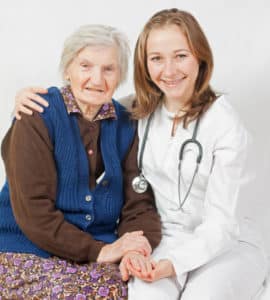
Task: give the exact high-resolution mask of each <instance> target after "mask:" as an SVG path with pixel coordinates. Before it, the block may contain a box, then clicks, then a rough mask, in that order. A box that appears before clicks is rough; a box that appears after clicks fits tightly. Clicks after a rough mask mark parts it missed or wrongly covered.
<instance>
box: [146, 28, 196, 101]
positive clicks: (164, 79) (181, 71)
mask: <svg viewBox="0 0 270 300" xmlns="http://www.w3.org/2000/svg"><path fill="white" fill-rule="evenodd" d="M146 52H147V68H148V72H149V75H150V77H151V79H152V81H153V82H154V83H155V84H156V86H158V87H159V89H160V90H161V91H162V92H163V93H164V95H165V97H166V99H167V101H180V102H181V103H183V104H185V103H186V102H187V101H188V100H189V99H190V97H191V95H192V94H193V91H194V87H195V82H196V79H197V76H198V72H199V63H198V60H197V58H196V57H195V56H194V55H193V53H192V51H191V49H190V47H189V45H188V41H187V38H186V36H185V35H184V34H183V32H182V30H181V29H180V28H179V27H178V26H176V25H166V26H163V27H160V28H155V29H152V30H151V31H150V33H149V36H148V39H147V45H146Z"/></svg>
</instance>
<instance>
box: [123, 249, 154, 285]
mask: <svg viewBox="0 0 270 300" xmlns="http://www.w3.org/2000/svg"><path fill="white" fill-rule="evenodd" d="M154 268H155V262H154V261H153V260H152V259H151V258H150V257H149V256H148V257H147V256H144V255H142V254H141V253H139V252H136V251H129V252H127V253H126V254H125V255H124V257H123V258H122V260H121V263H120V265H119V269H120V273H121V276H122V280H123V281H127V280H128V279H129V276H130V275H132V276H137V277H139V278H150V277H149V276H150V274H151V272H152V271H153V269H154Z"/></svg>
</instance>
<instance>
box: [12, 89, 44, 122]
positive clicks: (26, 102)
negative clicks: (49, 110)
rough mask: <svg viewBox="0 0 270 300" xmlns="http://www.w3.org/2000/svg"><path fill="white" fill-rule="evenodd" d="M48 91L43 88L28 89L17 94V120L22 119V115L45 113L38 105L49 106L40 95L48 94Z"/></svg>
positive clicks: (15, 111) (15, 110)
mask: <svg viewBox="0 0 270 300" xmlns="http://www.w3.org/2000/svg"><path fill="white" fill-rule="evenodd" d="M47 92H48V91H47V89H44V88H41V87H28V88H24V89H22V90H20V91H18V92H17V94H16V97H15V109H14V114H15V117H16V119H17V120H20V119H21V115H20V113H22V112H23V113H25V114H27V115H32V113H33V111H37V112H43V108H42V107H41V106H40V105H38V104H37V103H39V104H41V105H43V106H46V107H47V106H48V102H47V101H45V100H44V99H43V98H42V97H40V96H39V95H38V94H37V93H39V94H46V93H47Z"/></svg>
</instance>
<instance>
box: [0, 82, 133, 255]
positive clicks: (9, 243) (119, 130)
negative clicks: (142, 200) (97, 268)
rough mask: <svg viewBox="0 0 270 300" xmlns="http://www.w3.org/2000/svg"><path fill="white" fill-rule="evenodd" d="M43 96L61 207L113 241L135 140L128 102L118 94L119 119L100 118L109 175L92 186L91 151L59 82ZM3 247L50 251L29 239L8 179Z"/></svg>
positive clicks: (0, 218) (0, 231)
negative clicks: (125, 161)
mask: <svg viewBox="0 0 270 300" xmlns="http://www.w3.org/2000/svg"><path fill="white" fill-rule="evenodd" d="M42 96H43V97H44V98H45V99H46V100H47V101H48V102H49V104H50V105H49V107H48V108H45V111H44V113H42V114H41V117H42V118H43V120H44V122H45V124H46V126H47V128H48V132H49V135H50V139H51V141H52V144H53V146H54V157H55V163H56V169H57V177H58V178H57V197H56V207H57V208H58V209H59V210H61V211H62V212H63V214H64V216H65V219H66V220H67V221H68V222H70V223H72V224H74V225H76V226H77V227H79V228H80V229H81V230H83V231H85V232H89V233H90V234H91V235H92V236H93V237H94V238H95V239H97V240H100V241H104V242H106V243H111V242H113V241H114V240H115V239H116V233H115V231H116V227H117V220H118V218H119V216H120V213H121V208H122V205H123V175H122V166H121V164H122V161H123V159H124V157H125V156H126V154H127V151H128V149H129V147H130V145H131V143H132V141H133V138H134V133H135V124H134V122H132V121H131V120H130V116H129V114H128V113H127V112H126V110H125V108H124V107H123V106H122V105H120V104H119V103H118V102H116V101H114V100H113V104H114V106H115V109H116V114H117V120H113V119H105V120H102V121H101V131H100V147H101V152H102V158H103V162H104V168H105V175H104V177H103V179H102V180H101V182H100V183H99V184H97V186H96V188H95V189H94V190H90V189H89V168H88V159H87V153H86V152H85V148H84V145H83V143H82V141H81V138H80V130H79V126H78V122H77V117H76V115H75V114H68V113H67V110H66V107H65V104H64V102H63V98H62V95H61V93H60V91H59V90H58V89H57V88H55V87H52V88H50V89H49V92H48V94H46V95H42ZM26 167H27V166H26ZM37 167H38V166H37ZM70 238H71V239H72V237H70ZM0 252H25V253H34V254H36V255H39V256H43V257H48V256H49V255H50V254H49V253H47V252H45V251H43V250H42V249H39V248H38V247H37V246H35V245H34V244H33V243H32V242H31V241H29V240H28V238H27V237H26V236H25V235H24V234H23V233H22V232H21V230H20V229H19V227H18V225H17V224H16V221H15V219H14V216H13V214H12V210H11V205H10V199H9V188H8V182H6V183H5V185H4V187H3V189H2V191H1V193H0Z"/></svg>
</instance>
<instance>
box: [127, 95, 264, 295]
mask: <svg viewBox="0 0 270 300" xmlns="http://www.w3.org/2000/svg"><path fill="white" fill-rule="evenodd" d="M172 119H173V114H172V113H170V112H168V111H167V110H166V108H165V107H164V106H162V105H161V106H160V107H159V108H158V109H157V110H156V111H155V113H154V116H153V119H152V122H151V125H150V129H149V134H148V137H147V141H146V147H145V151H144V155H143V174H144V176H145V178H146V179H147V180H148V182H149V183H150V184H151V186H152V188H153V191H154V195H155V199H156V205H157V209H158V211H159V214H160V216H161V221H162V234H163V238H162V241H161V244H160V245H159V246H158V247H157V249H156V250H155V251H154V253H153V256H154V257H155V258H156V259H162V258H167V259H170V260H171V261H172V262H173V265H174V268H175V271H176V274H177V282H175V287H176V288H175V291H176V292H175V293H177V292H179V290H181V287H183V286H184V285H185V283H186V279H187V274H188V273H190V272H191V271H192V270H198V269H199V268H201V267H203V266H207V265H210V262H211V263H213V261H215V260H217V259H219V258H220V257H225V256H226V255H228V253H230V251H236V249H237V247H238V245H239V243H244V247H243V245H241V247H240V248H241V251H244V249H247V252H248V251H250V247H251V248H252V250H251V251H253V254H252V255H253V258H254V260H255V261H254V262H255V264H261V268H260V276H259V275H258V276H259V278H263V277H264V276H265V273H266V260H265V256H264V255H265V254H264V250H263V244H262V239H261V238H260V236H259V235H258V233H257V232H256V231H255V230H254V228H253V224H251V220H250V219H247V218H240V217H239V216H238V200H239V193H240V192H241V188H242V186H243V185H244V184H246V183H247V182H248V181H249V179H250V178H249V177H250V176H249V174H248V173H247V172H246V171H245V163H246V159H247V154H248V148H249V144H250V142H251V138H250V136H249V134H248V133H247V131H246V129H245V128H244V127H243V125H242V123H241V121H240V119H239V117H238V116H237V114H236V113H235V111H234V110H233V108H232V107H231V105H230V104H229V102H228V101H227V100H226V99H225V97H224V96H221V97H220V98H219V99H217V100H216V101H215V103H214V104H213V105H212V106H211V107H210V109H209V110H208V111H207V112H206V114H205V115H204V116H203V117H202V118H201V120H200V124H199V130H198V135H197V140H198V141H199V142H200V143H201V145H202V147H203V158H202V162H201V164H200V167H199V171H198V174H197V176H196V178H195V180H194V183H193V186H192V189H191V191H190V194H189V196H188V199H187V201H186V202H185V204H184V206H183V210H184V211H181V210H179V209H178V207H179V200H178V184H177V182H178V157H179V150H180V147H181V145H182V143H183V142H184V141H185V140H187V139H190V138H191V137H192V133H193V129H194V126H195V121H194V122H192V123H190V124H189V126H188V128H187V129H184V128H183V127H182V124H179V125H178V127H177V131H176V134H175V136H174V137H171V129H172ZM146 123H147V118H146V119H143V120H141V121H139V126H138V135H139V139H140V143H139V150H140V149H141V144H142V139H143V135H144V132H145V127H146ZM139 152H140V151H139ZM197 153H198V149H197V147H196V146H194V145H188V146H187V147H186V148H185V151H184V159H183V163H182V172H181V200H183V199H184V197H185V194H186V191H187V189H188V187H189V185H190V182H191V179H192V176H193V172H194V170H195V167H196V157H197ZM240 248H239V247H238V250H237V251H238V254H239V249H240ZM241 251H240V257H241ZM256 257H257V258H256ZM227 260H228V258H227ZM242 263H243V265H247V264H248V263H247V262H246V261H245V262H244V261H243V262H242ZM228 265H229V263H228ZM234 265H235V266H236V268H241V265H237V264H234ZM250 268H251V266H250ZM242 269H243V268H242ZM231 272H232V271H231ZM233 272H237V270H235V271H233ZM190 274H192V273H190ZM228 275H229V274H228ZM239 275H240V274H239ZM258 276H257V277H258ZM260 280H263V279H260ZM135 281H136V280H135ZM167 281H170V279H168V280H167ZM260 283H261V282H260ZM134 284H135V286H137V287H135V286H134ZM140 284H141V283H139V284H138V283H137V284H136V282H135V283H134V281H133V282H131V283H130V286H131V287H130V298H129V299H133V296H132V295H133V291H134V293H137V292H138V289H139V285H140ZM159 284H161V282H160V283H159ZM170 284H171V283H170ZM178 284H180V285H178ZM257 284H258V283H257ZM146 286H149V284H147V285H144V284H143V285H142V289H144V291H145V288H146ZM155 290H157V291H158V289H157V288H155ZM198 290H199V289H198ZM252 292H253V290H252ZM158 293H159V292H157V294H158ZM137 295H138V294H137ZM148 296H149V295H148ZM201 296H202V295H201ZM140 297H141V296H140ZM163 297H164V296H163ZM193 297H194V295H193ZM237 297H238V298H237V299H236V298H233V297H232V298H229V299H228V298H227V300H230V299H235V300H240V299H241V298H240V297H239V295H238V296H237ZM245 297H246V295H245ZM138 299H139V298H138ZM140 299H143V298H140ZM145 299H146V298H145ZM160 299H162V298H160ZM164 299H165V298H164ZM168 299H174V296H172V295H170V296H169V298H168ZM183 299H184V295H183ZM186 299H189V298H186ZM198 299H199V298H198ZM200 299H204V298H203V297H201V298H200ZM206 299H211V298H206ZM218 299H221V298H218ZM250 299H251V298H250ZM193 300H196V299H193ZM245 300H248V298H247V299H246V298H245Z"/></svg>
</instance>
